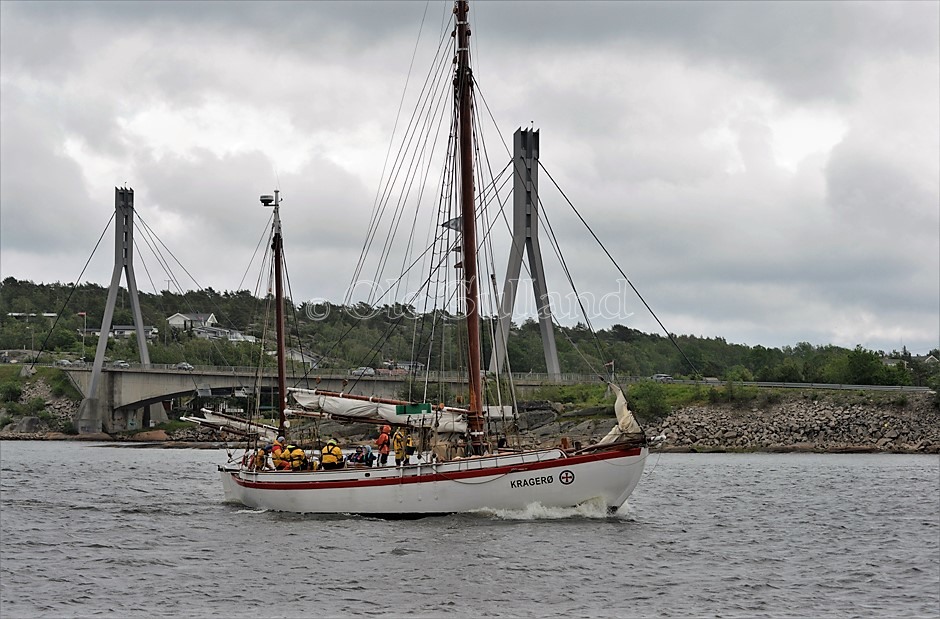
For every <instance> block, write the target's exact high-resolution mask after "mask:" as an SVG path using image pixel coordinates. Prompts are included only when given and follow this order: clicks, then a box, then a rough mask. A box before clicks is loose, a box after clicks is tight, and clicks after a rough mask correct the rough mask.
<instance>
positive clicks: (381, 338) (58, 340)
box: [0, 277, 940, 388]
mask: <svg viewBox="0 0 940 619" xmlns="http://www.w3.org/2000/svg"><path fill="white" fill-rule="evenodd" d="M107 293H108V291H107V289H106V288H104V287H102V286H99V285H97V284H93V283H84V284H80V285H77V286H73V285H72V284H63V283H52V284H35V283H33V282H30V281H22V280H17V279H15V278H12V277H8V278H6V279H5V280H3V282H2V283H0V350H9V351H24V350H28V351H40V350H41V351H43V358H42V359H41V361H52V360H57V359H62V358H64V359H70V360H75V359H79V358H81V357H84V358H86V359H88V360H91V359H92V358H93V357H94V354H95V347H96V346H97V343H98V341H97V337H94V336H93V335H90V334H89V333H87V332H86V333H85V334H84V337H83V331H84V330H85V328H86V327H87V328H88V329H92V328H98V327H100V325H101V320H102V315H103V313H104V308H105V305H106V301H107ZM140 303H141V311H142V314H143V321H144V324H145V325H148V326H153V327H155V328H156V329H157V333H156V335H155V336H154V337H153V338H152V339H151V341H150V343H149V354H150V360H151V362H152V363H167V364H175V363H179V362H182V361H185V362H188V363H191V364H193V365H215V366H256V365H258V364H259V363H260V364H273V363H274V362H273V359H272V357H271V356H270V355H268V354H265V350H271V349H272V348H273V345H274V344H273V342H274V337H273V326H270V325H273V322H274V321H273V311H272V308H271V303H270V302H269V300H266V299H259V298H257V297H255V296H253V295H252V294H251V293H250V292H248V291H245V290H242V291H238V292H216V291H215V290H213V289H212V288H206V289H204V290H199V291H189V292H186V293H185V294H174V293H172V292H168V291H164V292H162V293H161V294H146V293H141V294H140ZM285 310H286V314H287V317H288V322H289V324H290V338H289V341H288V345H289V346H290V347H291V348H293V349H294V350H298V351H302V352H304V353H305V354H308V355H312V356H314V357H315V358H317V359H319V361H318V367H320V368H324V369H328V368H333V369H342V370H346V369H350V368H356V367H360V366H369V367H374V368H379V367H383V366H385V367H394V366H393V365H392V364H394V363H405V362H420V363H422V364H424V365H425V366H426V367H427V368H429V369H432V370H444V371H452V370H459V369H461V368H462V367H465V363H464V360H465V357H466V355H465V352H464V351H463V349H462V347H461V346H460V345H459V344H458V342H461V341H462V340H463V338H462V337H461V331H462V329H464V328H465V327H464V325H463V323H462V322H461V321H460V320H458V319H457V317H455V316H450V315H446V314H442V313H434V314H420V313H417V312H416V311H415V310H414V308H412V307H408V306H402V305H386V306H381V307H371V306H368V305H365V304H358V305H355V306H351V307H344V306H335V305H326V304H324V305H317V306H305V305H300V306H295V305H293V304H291V303H290V302H289V301H288V302H287V305H286V308H285ZM176 313H184V314H185V313H202V314H208V313H213V314H214V315H215V317H216V319H217V320H218V323H219V324H218V325H217V326H219V327H222V328H226V329H236V330H238V331H240V332H241V333H243V334H245V335H250V336H254V338H255V339H256V341H255V342H253V343H249V342H229V341H227V340H207V339H202V338H199V337H197V335H196V334H194V333H193V332H192V330H187V329H175V328H172V327H170V326H169V324H168V323H167V318H169V317H170V316H172V315H173V314H176ZM53 314H54V315H53ZM44 315H46V316H44ZM492 322H493V321H492V320H491V319H487V318H484V323H485V324H484V325H483V328H482V329H481V331H482V332H483V333H484V341H483V354H484V360H486V359H488V358H489V351H490V343H491V342H490V337H489V336H488V335H487V334H489V333H490V332H491V327H492ZM113 324H115V325H131V324H133V317H132V313H131V307H130V303H129V300H128V294H127V291H126V290H125V289H121V291H120V293H119V294H118V299H117V308H116V310H115V314H114V319H113ZM556 340H557V344H558V355H559V360H560V363H561V370H562V372H564V373H579V374H601V373H604V374H606V373H608V372H609V371H610V367H611V366H612V367H613V368H614V369H615V371H616V374H617V375H618V376H634V377H643V376H650V375H652V374H657V373H662V374H669V375H672V376H673V377H675V378H677V379H678V378H705V377H714V378H717V379H719V380H721V381H780V382H812V383H829V384H855V385H917V386H931V387H934V388H937V387H938V386H940V363H936V362H926V361H925V360H923V359H918V358H916V357H913V356H912V355H911V354H910V353H909V352H908V351H907V350H901V351H891V352H890V353H885V351H872V350H866V349H864V348H862V347H860V346H857V347H855V348H854V349H846V348H841V347H838V346H832V345H812V344H809V343H806V342H799V343H796V344H795V345H793V346H784V347H782V348H767V347H764V346H760V345H758V346H747V345H742V344H733V343H729V342H727V341H726V340H725V339H723V338H720V337H716V338H701V337H696V336H689V335H670V336H668V337H667V336H666V335H656V334H648V333H643V332H640V331H637V330H635V329H631V328H629V327H625V326H622V325H614V326H612V327H610V328H608V329H604V330H601V331H598V332H596V333H592V332H591V331H590V330H589V329H588V328H587V327H586V326H584V325H581V324H579V325H576V326H574V327H556ZM508 350H509V361H510V367H511V370H512V371H513V372H516V373H530V372H531V373H541V372H545V371H546V368H545V360H544V357H543V353H542V342H541V336H540V332H539V325H538V323H537V322H536V321H534V320H527V321H525V322H523V323H521V324H513V326H512V329H511V332H510V335H509V339H508ZM930 354H931V355H932V356H933V357H934V358H935V359H940V350H933V351H930ZM107 356H108V358H109V359H125V360H127V361H131V362H134V361H137V360H139V355H138V351H137V347H136V341H135V338H133V337H130V338H111V339H110V340H109V342H108V352H107ZM892 360H893V361H892Z"/></svg>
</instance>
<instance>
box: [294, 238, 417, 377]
mask: <svg viewBox="0 0 940 619" xmlns="http://www.w3.org/2000/svg"><path fill="white" fill-rule="evenodd" d="M425 253H427V250H425ZM420 259H421V258H420V257H419V258H418V260H420ZM418 260H416V261H415V262H417V261H418ZM432 275H433V272H432ZM402 277H404V275H402ZM430 279H431V276H429V277H428V278H427V279H426V280H425V281H424V282H423V283H422V285H421V286H420V287H419V288H418V290H417V291H415V293H414V295H413V296H412V297H411V299H410V300H409V302H413V301H414V300H415V299H416V298H417V297H418V295H419V294H420V293H421V290H423V289H424V287H425V286H426V285H428V284H429V283H430ZM390 290H391V288H389V290H388V291H386V292H385V293H384V294H383V295H382V297H384V296H385V295H387V294H388V293H389V291H390ZM382 297H380V298H379V300H381V298H382ZM404 318H405V315H404V314H401V315H399V316H398V318H397V319H396V320H394V321H393V322H392V323H391V324H390V325H389V326H388V328H386V331H385V333H384V334H383V336H382V338H381V339H380V340H379V342H378V343H377V344H375V345H373V347H372V348H371V349H370V352H371V353H372V354H371V356H369V357H368V361H369V363H371V362H372V361H373V360H374V359H375V356H376V355H377V354H378V353H379V352H380V351H381V348H382V346H383V345H384V344H385V342H386V341H388V338H389V337H391V334H392V332H393V331H394V330H395V329H396V328H397V327H398V325H399V324H401V321H402V320H404ZM354 326H355V325H352V326H350V329H349V330H351V329H352V328H353V327H354ZM349 330H347V332H346V333H344V334H343V335H342V336H341V339H342V338H345V336H346V335H348V333H349ZM337 344H338V342H337ZM331 350H332V349H331ZM311 369H312V368H311ZM308 374H309V370H308V371H307V372H305V373H304V376H303V378H304V379H305V378H307V375H308ZM363 376H364V375H362V374H360V375H359V376H358V377H357V378H356V379H355V380H354V381H353V383H352V385H351V386H350V389H352V388H354V387H355V386H356V385H358V384H359V381H361V380H362V378H363Z"/></svg>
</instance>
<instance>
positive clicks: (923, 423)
mask: <svg viewBox="0 0 940 619" xmlns="http://www.w3.org/2000/svg"><path fill="white" fill-rule="evenodd" d="M35 398H43V400H44V402H45V407H44V410H43V411H42V412H41V413H39V414H38V415H35V416H33V415H27V416H22V417H20V418H19V419H17V420H16V421H15V422H11V423H8V424H7V425H6V426H5V427H3V428H2V429H0V440H67V441H95V442H108V443H109V444H110V445H112V446H115V447H119V446H131V445H134V446H141V445H147V446H153V447H164V448H189V449H193V448H204V449H215V448H219V447H222V446H230V447H234V446H237V445H239V444H240V443H239V442H238V440H237V438H236V437H228V436H222V435H219V433H218V432H216V431H214V430H210V429H208V428H200V427H195V426H193V427H185V428H180V429H177V430H174V431H171V432H166V431H164V430H161V429H155V430H148V431H142V432H138V433H134V434H131V433H124V434H121V435H119V436H110V435H108V434H104V433H101V434H93V435H81V436H78V435H74V434H68V433H65V432H62V431H61V429H63V428H65V427H66V426H67V425H68V424H69V423H70V420H71V419H72V416H73V415H74V414H75V412H76V410H77V408H78V405H77V403H75V402H73V401H70V400H68V399H65V398H54V397H52V393H51V391H50V390H49V388H48V386H46V385H44V384H43V383H41V382H40V383H36V384H34V385H30V386H29V388H28V389H24V392H23V395H22V397H21V400H22V401H24V402H26V401H29V400H30V399H33V400H35ZM522 408H523V411H522V412H521V413H520V414H519V417H518V424H519V435H520V436H521V437H522V440H523V441H524V442H525V443H526V444H527V446H530V447H536V446H551V445H553V444H555V443H556V441H557V439H556V438H555V437H558V436H567V437H568V439H569V444H571V445H574V444H575V443H576V442H577V443H580V444H582V445H585V446H586V445H589V444H591V443H592V442H596V441H597V440H599V439H600V438H601V437H603V436H604V435H605V434H606V433H607V432H608V431H609V430H610V428H611V427H612V425H613V423H614V419H613V412H612V411H609V410H607V409H588V410H566V408H565V407H564V406H562V405H561V404H558V403H551V402H532V403H528V405H527V406H523V407H522ZM3 413H4V411H3V410H2V409H0V416H2V414H3ZM642 421H644V420H641V422H642ZM643 426H644V429H645V431H646V434H647V437H648V438H649V439H650V444H651V447H652V448H654V449H661V450H662V451H665V452H728V451H735V452H737V451H740V452H819V453H915V454H938V453H940V408H938V406H937V403H936V395H934V394H932V393H916V394H903V395H902V396H898V395H897V394H894V395H889V396H885V395H878V394H869V393H862V392H857V393H851V394H845V393H839V392H822V391H820V392H813V393H808V394H801V393H787V394H783V395H781V394H777V395H776V396H774V397H772V398H764V399H761V400H755V401H752V402H749V403H744V404H742V403H731V404H709V405H696V406H686V407H681V408H677V409H676V410H674V411H672V412H671V413H670V414H668V415H667V416H666V417H664V418H662V419H658V420H653V421H648V420H647V421H646V422H645V423H643ZM320 431H321V434H322V435H324V436H325V435H329V436H333V437H335V438H337V439H339V440H340V441H341V442H342V443H344V444H347V445H352V444H360V443H369V442H372V441H373V440H374V438H375V429H374V427H373V426H370V425H365V424H362V425H355V424H354V425H341V424H337V423H333V422H323V423H321V424H320Z"/></svg>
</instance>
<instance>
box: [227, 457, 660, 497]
mask: <svg viewBox="0 0 940 619" xmlns="http://www.w3.org/2000/svg"><path fill="white" fill-rule="evenodd" d="M640 453H641V449H640V448H639V447H637V448H633V449H626V450H613V451H603V452H600V453H592V454H582V455H578V456H569V457H567V458H556V459H554V460H545V461H542V462H530V463H525V464H513V465H509V466H497V467H493V468H484V469H475V470H472V471H456V472H454V473H428V474H424V473H422V474H420V475H410V476H401V477H385V478H382V479H367V478H360V479H343V480H338V481H298V482H290V481H276V482H267V481H249V480H246V479H242V478H240V477H239V476H238V474H237V473H235V472H232V473H230V475H231V476H232V481H234V482H235V483H236V484H238V485H239V486H243V487H245V488H252V489H255V490H319V489H326V488H334V489H335V488H360V487H363V486H392V485H400V484H424V483H431V482H436V481H455V480H460V479H472V478H474V477H490V476H493V475H508V474H509V473H525V472H529V471H540V470H543V469H551V468H563V467H567V466H575V465H578V464H584V463H586V462H600V461H602V460H610V459H612V458H626V457H630V456H639V455H640ZM470 462H472V460H470ZM427 468H430V465H428V467H427ZM373 470H382V469H373ZM324 472H329V471H324ZM276 474H277V475H285V476H286V475H290V474H291V473H290V472H283V473H276Z"/></svg>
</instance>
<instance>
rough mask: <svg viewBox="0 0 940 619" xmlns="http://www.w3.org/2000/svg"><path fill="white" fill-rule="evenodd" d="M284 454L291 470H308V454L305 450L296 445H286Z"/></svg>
mask: <svg viewBox="0 0 940 619" xmlns="http://www.w3.org/2000/svg"><path fill="white" fill-rule="evenodd" d="M283 453H284V459H285V460H286V461H287V462H288V463H289V464H290V470H292V471H305V470H307V454H306V453H305V452H304V450H303V449H301V448H300V447H297V446H296V445H285V446H284V451H283Z"/></svg>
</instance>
